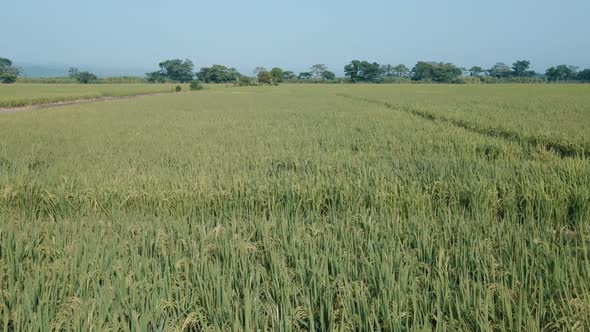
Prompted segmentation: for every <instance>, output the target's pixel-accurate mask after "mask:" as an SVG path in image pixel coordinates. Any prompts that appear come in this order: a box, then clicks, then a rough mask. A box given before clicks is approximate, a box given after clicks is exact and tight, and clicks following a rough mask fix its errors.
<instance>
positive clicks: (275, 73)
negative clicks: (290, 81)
mask: <svg viewBox="0 0 590 332" xmlns="http://www.w3.org/2000/svg"><path fill="white" fill-rule="evenodd" d="M283 75H284V72H283V70H282V69H281V68H278V67H274V68H273V69H271V70H270V76H272V80H273V82H277V83H279V82H282V81H283Z"/></svg>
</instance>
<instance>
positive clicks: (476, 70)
mask: <svg viewBox="0 0 590 332" xmlns="http://www.w3.org/2000/svg"><path fill="white" fill-rule="evenodd" d="M483 72H484V70H483V68H481V67H480V66H473V67H471V68H469V76H472V77H477V76H481V74H482V73H483Z"/></svg>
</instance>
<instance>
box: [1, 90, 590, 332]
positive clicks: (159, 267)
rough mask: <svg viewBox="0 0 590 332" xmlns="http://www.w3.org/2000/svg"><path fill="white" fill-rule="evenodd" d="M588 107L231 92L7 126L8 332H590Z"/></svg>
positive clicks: (519, 95)
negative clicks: (68, 331)
mask: <svg viewBox="0 0 590 332" xmlns="http://www.w3.org/2000/svg"><path fill="white" fill-rule="evenodd" d="M14 87H17V88H18V87H20V86H19V85H15V86H14ZM508 87H509V88H508ZM589 95H590V86H585V85H571V86H570V85H568V86H566V85H563V86H530V85H519V86H445V85H412V86H403V85H400V86H387V85H379V86H376V85H365V86H363V85H346V86H340V85H333V86H327V85H314V86H311V85H283V86H278V87H248V88H226V87H214V88H210V89H208V90H204V91H200V92H194V93H186V94H170V95H160V96H153V97H146V98H141V99H128V100H118V101H109V102H104V103H92V104H84V105H73V106H66V107H61V108H55V109H45V110H39V111H31V112H19V113H10V114H0V329H2V330H50V329H55V330H73V329H75V330H89V329H93V330H96V331H102V330H139V331H173V330H245V331H252V330H279V331H292V330H304V331H311V330H313V331H324V330H336V331H344V330H359V331H368V330H376V331H406V330H408V331H413V330H421V331H424V330H440V331H456V330H460V331H470V330H483V331H492V330H494V331H500V330H505V331H538V330H552V331H562V330H563V331H585V330H589V329H590V286H589V285H590V249H589V248H590V224H589V221H590V162H589V159H588V157H589V155H588V150H587V147H588V142H589V141H590V135H589V131H587V130H586V128H587V125H588V124H590V110H589V108H588V105H589V100H588V97H587V96H589ZM3 98H5V97H4V95H3ZM512 133H514V135H513V134H512ZM539 137H541V138H542V139H540V138H539Z"/></svg>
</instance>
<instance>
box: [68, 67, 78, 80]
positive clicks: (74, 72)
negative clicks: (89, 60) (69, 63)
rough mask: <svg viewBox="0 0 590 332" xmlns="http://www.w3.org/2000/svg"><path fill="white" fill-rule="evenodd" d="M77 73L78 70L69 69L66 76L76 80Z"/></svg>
mask: <svg viewBox="0 0 590 332" xmlns="http://www.w3.org/2000/svg"><path fill="white" fill-rule="evenodd" d="M79 73H80V70H78V68H76V67H70V69H68V76H69V77H70V78H77V77H78V74H79Z"/></svg>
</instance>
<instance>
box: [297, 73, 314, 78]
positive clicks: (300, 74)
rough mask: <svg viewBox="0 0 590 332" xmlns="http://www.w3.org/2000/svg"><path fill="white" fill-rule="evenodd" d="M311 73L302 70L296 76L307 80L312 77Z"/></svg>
mask: <svg viewBox="0 0 590 332" xmlns="http://www.w3.org/2000/svg"><path fill="white" fill-rule="evenodd" d="M312 76H313V75H312V74H311V73H310V72H308V71H304V72H301V73H299V76H298V77H297V78H299V79H300V80H308V79H310V78H311V77H312Z"/></svg>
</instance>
